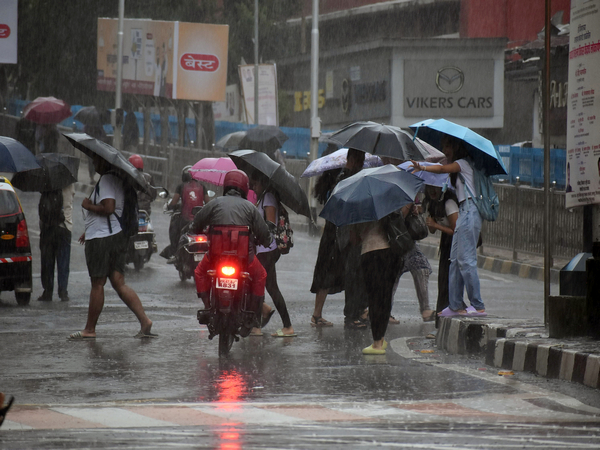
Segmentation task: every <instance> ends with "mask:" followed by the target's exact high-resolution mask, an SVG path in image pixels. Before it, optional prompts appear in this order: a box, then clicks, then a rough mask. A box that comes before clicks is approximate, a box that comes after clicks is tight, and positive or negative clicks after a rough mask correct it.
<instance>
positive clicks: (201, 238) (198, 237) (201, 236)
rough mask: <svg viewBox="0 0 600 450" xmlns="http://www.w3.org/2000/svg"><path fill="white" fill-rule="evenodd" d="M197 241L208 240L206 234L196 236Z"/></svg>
mask: <svg viewBox="0 0 600 450" xmlns="http://www.w3.org/2000/svg"><path fill="white" fill-rule="evenodd" d="M195 241H196V242H206V236H204V235H203V234H202V235H200V236H196V237H195Z"/></svg>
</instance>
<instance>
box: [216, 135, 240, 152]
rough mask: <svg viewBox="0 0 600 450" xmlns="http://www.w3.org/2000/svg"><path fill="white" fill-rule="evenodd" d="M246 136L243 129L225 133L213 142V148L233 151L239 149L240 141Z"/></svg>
mask: <svg viewBox="0 0 600 450" xmlns="http://www.w3.org/2000/svg"><path fill="white" fill-rule="evenodd" d="M244 136H246V132H245V131H235V132H233V133H229V134H226V135H225V136H223V137H222V138H221V139H219V140H218V141H217V142H216V143H215V148H216V149H218V150H221V151H223V152H233V151H234V150H239V149H240V141H241V140H242V139H243V138H244Z"/></svg>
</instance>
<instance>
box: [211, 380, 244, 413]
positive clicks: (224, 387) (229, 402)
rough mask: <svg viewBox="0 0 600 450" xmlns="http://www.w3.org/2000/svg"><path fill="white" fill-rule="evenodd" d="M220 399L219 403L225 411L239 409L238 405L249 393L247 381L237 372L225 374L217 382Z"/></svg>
mask: <svg viewBox="0 0 600 450" xmlns="http://www.w3.org/2000/svg"><path fill="white" fill-rule="evenodd" d="M217 383H218V384H217V390H218V394H219V399H218V400H217V403H222V405H219V406H220V407H221V408H223V409H238V408H239V405H236V403H238V402H240V401H242V400H244V398H243V397H244V396H245V395H246V393H247V388H246V380H244V377H243V376H242V375H241V374H239V373H238V372H236V371H231V372H224V373H223V374H222V375H221V376H220V377H219V380H218V381H217Z"/></svg>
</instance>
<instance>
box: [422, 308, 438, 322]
mask: <svg viewBox="0 0 600 450" xmlns="http://www.w3.org/2000/svg"><path fill="white" fill-rule="evenodd" d="M429 311H430V313H429V314H426V315H424V316H423V315H421V317H422V318H423V322H433V321H434V320H435V311H433V310H431V309H430V310H429ZM423 312H425V311H423Z"/></svg>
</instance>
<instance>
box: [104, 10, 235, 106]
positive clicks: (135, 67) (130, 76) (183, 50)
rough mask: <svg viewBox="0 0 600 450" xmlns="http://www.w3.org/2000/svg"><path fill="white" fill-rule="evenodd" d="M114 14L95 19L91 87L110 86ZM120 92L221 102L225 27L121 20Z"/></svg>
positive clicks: (112, 80) (113, 76) (224, 79)
mask: <svg viewBox="0 0 600 450" xmlns="http://www.w3.org/2000/svg"><path fill="white" fill-rule="evenodd" d="M117 30H118V20H117V19H105V18H100V19H98V56H97V68H98V77H97V83H96V86H97V89H98V90H101V91H114V90H115V87H116V78H117ZM123 31H124V35H123V84H122V92H123V93H129V94H141V95H154V96H156V97H166V98H172V99H186V100H200V101H223V100H225V88H226V83H227V51H228V36H229V27H228V26H227V25H209V24H198V23H186V22H166V21H154V20H146V19H126V20H124V21H123Z"/></svg>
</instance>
